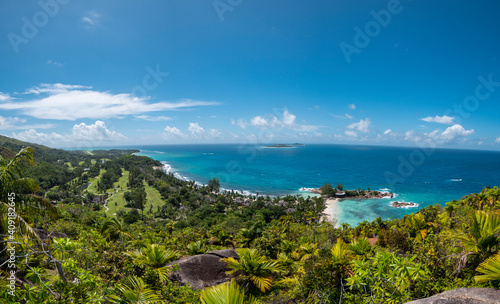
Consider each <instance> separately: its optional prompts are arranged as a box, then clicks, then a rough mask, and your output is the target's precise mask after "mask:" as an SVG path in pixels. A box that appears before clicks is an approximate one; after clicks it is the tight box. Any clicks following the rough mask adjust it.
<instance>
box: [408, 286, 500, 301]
mask: <svg viewBox="0 0 500 304" xmlns="http://www.w3.org/2000/svg"><path fill="white" fill-rule="evenodd" d="M499 303H500V290H498V289H492V288H459V289H454V290H448V291H446V292H443V293H440V294H437V295H434V296H432V297H429V298H426V299H421V300H416V301H412V302H408V303H407V304H499Z"/></svg>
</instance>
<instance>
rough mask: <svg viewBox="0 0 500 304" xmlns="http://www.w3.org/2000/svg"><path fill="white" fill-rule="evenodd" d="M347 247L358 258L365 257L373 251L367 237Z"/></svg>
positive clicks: (356, 240) (354, 241)
mask: <svg viewBox="0 0 500 304" xmlns="http://www.w3.org/2000/svg"><path fill="white" fill-rule="evenodd" d="M347 247H348V248H349V250H351V251H352V253H353V254H354V255H356V256H364V255H366V254H367V253H369V252H370V251H371V250H372V246H371V245H370V242H369V241H368V238H366V237H361V238H358V239H355V240H353V241H352V242H351V243H350V244H349V245H348V246H347Z"/></svg>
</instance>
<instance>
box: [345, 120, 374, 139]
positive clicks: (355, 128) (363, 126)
mask: <svg viewBox="0 0 500 304" xmlns="http://www.w3.org/2000/svg"><path fill="white" fill-rule="evenodd" d="M371 123H372V122H371V120H370V119H369V118H366V119H365V120H363V119H361V120H360V121H359V122H355V123H352V124H350V125H348V126H347V130H346V131H345V132H344V134H345V135H347V136H351V137H356V136H358V134H357V132H361V133H368V132H370V129H369V128H370V124H371Z"/></svg>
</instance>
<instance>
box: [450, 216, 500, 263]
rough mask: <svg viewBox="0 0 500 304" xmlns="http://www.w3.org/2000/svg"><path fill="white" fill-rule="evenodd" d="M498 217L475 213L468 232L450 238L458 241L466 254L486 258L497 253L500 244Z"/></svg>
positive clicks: (499, 221) (499, 222)
mask: <svg viewBox="0 0 500 304" xmlns="http://www.w3.org/2000/svg"><path fill="white" fill-rule="evenodd" d="M499 231H500V215H498V214H495V213H490V214H488V213H485V212H483V211H476V212H475V213H474V215H473V216H472V218H471V223H470V229H469V232H468V233H467V234H466V233H460V234H458V235H456V236H452V238H454V239H457V240H459V241H460V242H461V243H462V246H463V247H464V248H465V250H467V252H470V253H474V254H478V255H479V256H480V257H481V258H488V257H490V256H492V255H493V254H495V253H496V252H497V251H498V247H499V246H498V245H499V244H500V236H499V235H497V232H499Z"/></svg>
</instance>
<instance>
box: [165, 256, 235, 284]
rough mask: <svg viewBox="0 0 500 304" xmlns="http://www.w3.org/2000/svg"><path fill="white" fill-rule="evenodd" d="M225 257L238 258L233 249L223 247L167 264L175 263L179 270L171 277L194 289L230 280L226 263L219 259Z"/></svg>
mask: <svg viewBox="0 0 500 304" xmlns="http://www.w3.org/2000/svg"><path fill="white" fill-rule="evenodd" d="M227 257H232V258H238V254H237V253H236V251H235V250H232V249H225V250H217V251H210V252H207V253H206V254H199V255H194V256H190V257H187V258H183V259H180V260H178V261H174V262H172V263H170V264H168V265H169V266H172V265H174V264H177V265H179V270H178V271H176V272H175V273H174V274H173V275H172V276H171V279H172V280H175V281H178V282H179V284H180V285H181V286H183V285H186V284H188V283H190V284H191V287H193V288H194V289H202V288H205V287H208V286H214V285H218V284H222V283H224V282H227V281H229V280H230V277H228V276H227V275H226V271H228V270H229V269H228V268H227V265H226V263H225V262H224V261H221V258H227Z"/></svg>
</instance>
